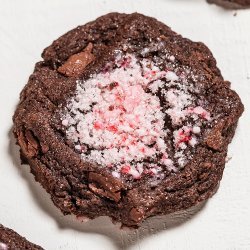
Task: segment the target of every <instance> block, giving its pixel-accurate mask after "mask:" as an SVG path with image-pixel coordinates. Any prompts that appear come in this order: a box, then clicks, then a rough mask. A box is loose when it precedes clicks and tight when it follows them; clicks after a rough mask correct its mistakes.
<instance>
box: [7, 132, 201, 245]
mask: <svg viewBox="0 0 250 250" xmlns="http://www.w3.org/2000/svg"><path fill="white" fill-rule="evenodd" d="M15 141H16V140H15V138H14V136H13V133H12V129H10V131H9V147H8V153H9V155H10V157H11V159H12V161H13V165H14V167H16V168H17V170H18V173H19V174H20V176H21V177H22V178H23V179H24V180H25V181H26V183H27V185H28V188H29V190H30V193H31V196H32V198H33V199H34V202H35V203H36V205H37V208H38V209H41V210H42V211H43V212H44V213H45V214H46V215H49V216H50V217H52V218H53V219H54V220H55V222H56V224H57V226H58V228H59V230H65V229H71V230H75V231H78V232H82V233H85V234H99V235H102V236H105V237H107V238H110V239H111V240H112V242H113V244H114V247H115V248H116V249H124V250H125V249H128V248H130V247H131V246H133V245H138V247H139V246H140V242H141V241H142V240H143V239H145V238H150V237H153V236H154V235H155V234H160V233H163V232H164V233H167V232H168V231H170V230H172V229H174V228H175V227H178V226H179V225H181V224H183V223H187V222H188V221H189V220H190V219H191V218H194V217H195V216H197V215H198V214H199V212H200V211H201V209H202V208H203V207H204V206H205V204H206V202H203V203H200V204H199V205H197V206H195V207H192V208H190V209H188V210H185V211H179V212H176V213H173V214H170V215H165V216H156V217H152V218H149V219H148V220H146V221H145V222H144V223H142V225H141V227H140V228H139V229H123V230H121V228H120V227H121V225H120V224H119V223H117V224H115V225H114V224H113V223H112V222H111V220H110V219H109V218H108V217H99V218H96V219H94V220H89V221H86V222H85V221H84V219H83V220H78V219H76V218H75V217H74V216H64V215H62V213H61V212H60V211H59V209H57V208H56V207H55V206H54V204H53V202H52V201H51V199H50V196H49V194H47V193H46V192H45V190H44V189H43V188H42V187H41V185H40V184H38V183H37V182H36V181H35V179H34V176H33V175H32V174H31V173H30V171H29V166H28V165H21V161H20V156H19V147H18V146H17V145H16V144H15ZM139 249H140V247H139Z"/></svg>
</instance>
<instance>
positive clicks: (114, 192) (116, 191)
mask: <svg viewBox="0 0 250 250" xmlns="http://www.w3.org/2000/svg"><path fill="white" fill-rule="evenodd" d="M89 182H90V184H89V188H90V189H91V191H93V192H94V193H96V194H98V195H101V196H103V197H106V198H109V199H111V200H114V201H115V202H119V200H120V199H121V189H122V184H121V182H120V181H118V180H117V179H115V178H112V177H105V176H103V175H100V174H97V173H93V172H90V174H89Z"/></svg>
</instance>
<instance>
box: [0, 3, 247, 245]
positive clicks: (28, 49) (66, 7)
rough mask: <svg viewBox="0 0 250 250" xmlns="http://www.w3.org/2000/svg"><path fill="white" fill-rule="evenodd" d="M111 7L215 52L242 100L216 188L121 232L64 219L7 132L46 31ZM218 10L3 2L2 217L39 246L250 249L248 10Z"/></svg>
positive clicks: (100, 222) (101, 222)
mask: <svg viewBox="0 0 250 250" xmlns="http://www.w3.org/2000/svg"><path fill="white" fill-rule="evenodd" d="M110 11H120V12H127V13H130V12H134V11H138V12H141V13H145V14H147V15H150V16H154V17H156V18H158V19H159V20H161V21H163V22H164V23H166V24H168V25H169V26H170V27H172V28H173V30H175V31H177V32H179V33H181V34H182V35H183V36H185V37H188V38H190V39H192V40H195V41H203V42H205V43H206V44H207V46H208V47H209V48H210V49H211V50H212V52H213V53H214V56H215V57H216V59H217V61H218V66H219V68H220V69H221V70H222V73H223V75H224V77H225V79H228V80H230V81H231V82H232V88H233V89H235V90H236V91H237V92H238V93H239V95H240V96H241V98H242V101H243V103H244V104H245V109H246V111H245V113H244V115H243V117H242V118H241V119H240V124H239V127H238V129H237V133H236V136H235V138H234V140H233V143H232V144H231V146H230V150H229V155H230V156H232V160H230V161H229V162H228V164H227V165H226V169H225V172H224V177H223V180H222V182H221V186H220V189H219V191H218V193H217V194H216V195H215V196H214V197H213V198H212V199H211V200H210V201H209V202H208V203H207V204H206V205H205V206H204V207H203V208H202V209H201V210H200V211H199V212H198V213H196V214H194V215H193V216H192V214H193V211H191V212H190V211H189V212H188V213H181V214H179V215H175V216H168V217H163V218H160V219H159V218H155V219H151V220H150V221H147V222H146V223H144V225H143V227H142V228H141V229H140V230H138V231H120V230H119V229H118V226H114V225H112V224H111V223H110V222H109V220H108V219H107V218H101V219H97V220H94V221H91V222H88V223H86V224H81V223H80V222H74V220H72V219H71V218H67V217H63V216H62V215H61V214H60V213H59V212H58V210H57V209H56V208H54V206H53V205H52V202H51V201H50V199H49V197H48V195H47V194H45V191H44V190H43V189H42V188H41V187H40V185H39V184H37V183H35V182H34V179H33V176H32V175H31V174H29V171H28V168H27V166H22V167H21V166H20V161H19V157H18V152H17V150H18V149H17V147H16V146H14V141H13V138H12V136H11V133H10V130H11V126H12V120H11V117H12V114H13V112H14V109H15V106H16V104H17V102H18V95H19V92H20V91H21V89H22V88H23V87H24V85H25V83H26V82H27V79H28V76H29V75H30V74H31V72H32V70H33V66H34V64H35V62H37V61H39V60H40V54H41V52H42V50H43V48H45V47H46V46H48V45H49V44H50V43H51V41H52V40H53V39H56V38H57V37H58V36H60V35H61V34H63V33H65V32H66V31H68V30H70V29H71V28H74V27H75V26H77V25H79V24H84V23H86V22H87V21H90V20H93V19H95V18H96V17H98V16H100V15H102V14H105V13H107V12H110ZM234 13H235V12H234V11H224V10H222V9H220V8H218V7H216V6H211V5H208V4H206V3H205V1H203V0H189V1H187V0H157V1H149V0H126V1H125V0H123V1H122V0H120V1H119V0H88V1H87V0H85V1H83V0H71V1H66V0H55V1H52V0H46V1H45V0H36V1H34V0H22V1H20V0H0V89H1V92H0V93H1V96H0V97H1V98H0V103H1V106H0V107H1V112H0V126H1V129H0V190H1V191H0V223H2V224H4V225H6V226H8V227H11V228H13V229H15V230H16V231H18V232H19V233H20V234H22V235H24V236H26V237H27V238H28V239H30V240H31V241H33V242H36V243H37V244H40V245H41V246H43V247H44V248H46V249H102V250H106V249H107V250H113V249H142V250H144V249H145V250H149V249H152V250H154V249H160V250H161V249H190V250H196V249H197V250H201V249H222V250H223V249H250V209H249V206H250V198H249V197H250V196H249V193H250V161H249V140H250V130H249V125H250V99H249V98H250V28H249V25H250V10H245V11H237V16H233V14H234Z"/></svg>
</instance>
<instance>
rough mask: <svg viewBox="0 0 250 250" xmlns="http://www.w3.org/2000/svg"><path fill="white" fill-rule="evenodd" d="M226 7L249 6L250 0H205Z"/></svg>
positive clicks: (238, 7)
mask: <svg viewBox="0 0 250 250" xmlns="http://www.w3.org/2000/svg"><path fill="white" fill-rule="evenodd" d="M207 1H208V3H215V4H218V5H220V6H222V7H224V8H227V9H244V8H249V7H250V0H207Z"/></svg>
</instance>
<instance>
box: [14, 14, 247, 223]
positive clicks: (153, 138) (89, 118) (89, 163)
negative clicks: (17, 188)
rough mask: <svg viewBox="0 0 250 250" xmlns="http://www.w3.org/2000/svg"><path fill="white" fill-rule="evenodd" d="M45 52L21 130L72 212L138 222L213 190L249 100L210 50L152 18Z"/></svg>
mask: <svg viewBox="0 0 250 250" xmlns="http://www.w3.org/2000/svg"><path fill="white" fill-rule="evenodd" d="M42 57H43V61H41V62H38V63H37V64H36V66H35V70H34V73H33V74H32V75H31V76H30V78H29V81H28V84H27V85H26V86H25V88H24V89H23V91H22V93H21V97H20V103H19V105H18V107H17V110H16V112H15V115H14V118H13V119H14V134H15V137H16V138H17V143H18V144H19V145H20V148H21V150H20V152H21V158H22V160H23V163H28V164H29V165H30V167H31V172H32V173H33V174H34V176H35V179H36V180H37V181H38V182H40V183H41V184H42V186H43V187H44V188H45V189H46V191H47V192H48V193H49V194H50V195H51V199H52V201H53V202H54V204H55V205H56V206H57V207H58V208H59V209H60V210H61V211H62V212H63V213H64V214H75V215H76V216H77V217H87V218H91V219H93V218H95V217H98V216H105V215H106V216H110V217H111V218H112V219H113V221H118V222H121V223H122V224H123V225H126V226H128V227H137V226H139V225H140V223H141V222H142V221H144V220H145V219H146V218H148V217H151V216H154V215H160V214H168V213H172V212H175V211H177V210H181V209H186V208H189V207H191V206H194V205H196V204H198V203H199V202H201V201H204V200H206V199H208V198H209V197H211V196H212V195H213V194H214V192H215V190H216V187H217V186H218V184H219V182H220V180H221V178H222V173H223V169H224V166H225V158H226V155H227V147H228V144H229V143H230V141H231V139H232V137H233V135H234V132H235V128H236V126H237V121H238V119H239V117H240V115H241V113H242V112H243V105H242V103H241V101H240V98H239V96H238V95H237V94H236V93H235V92H234V91H233V90H231V89H230V83H229V82H228V81H224V80H223V77H222V76H221V73H220V70H219V69H218V68H217V67H216V61H215V59H214V58H213V55H212V53H211V52H210V51H209V49H208V48H207V47H206V46H205V45H204V44H203V43H200V42H192V41H190V40H189V39H186V38H183V37H182V36H180V35H178V34H176V33H175V32H173V31H172V30H171V29H170V28H169V27H168V26H166V25H164V24H162V23H160V22H159V21H157V20H156V19H154V18H150V17H146V16H144V15H141V14H137V13H134V14H130V15H126V14H119V13H110V14H107V15H105V16H102V17H100V18H98V19H97V20H95V21H94V22H90V23H88V24H86V25H83V26H79V27H77V28H75V29H73V30H72V31H69V32H68V33H66V34H65V35H63V36H62V37H60V38H59V39H57V40H56V41H54V42H53V43H52V45H50V46H49V47H48V48H46V49H45V50H44V52H43V54H42Z"/></svg>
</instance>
